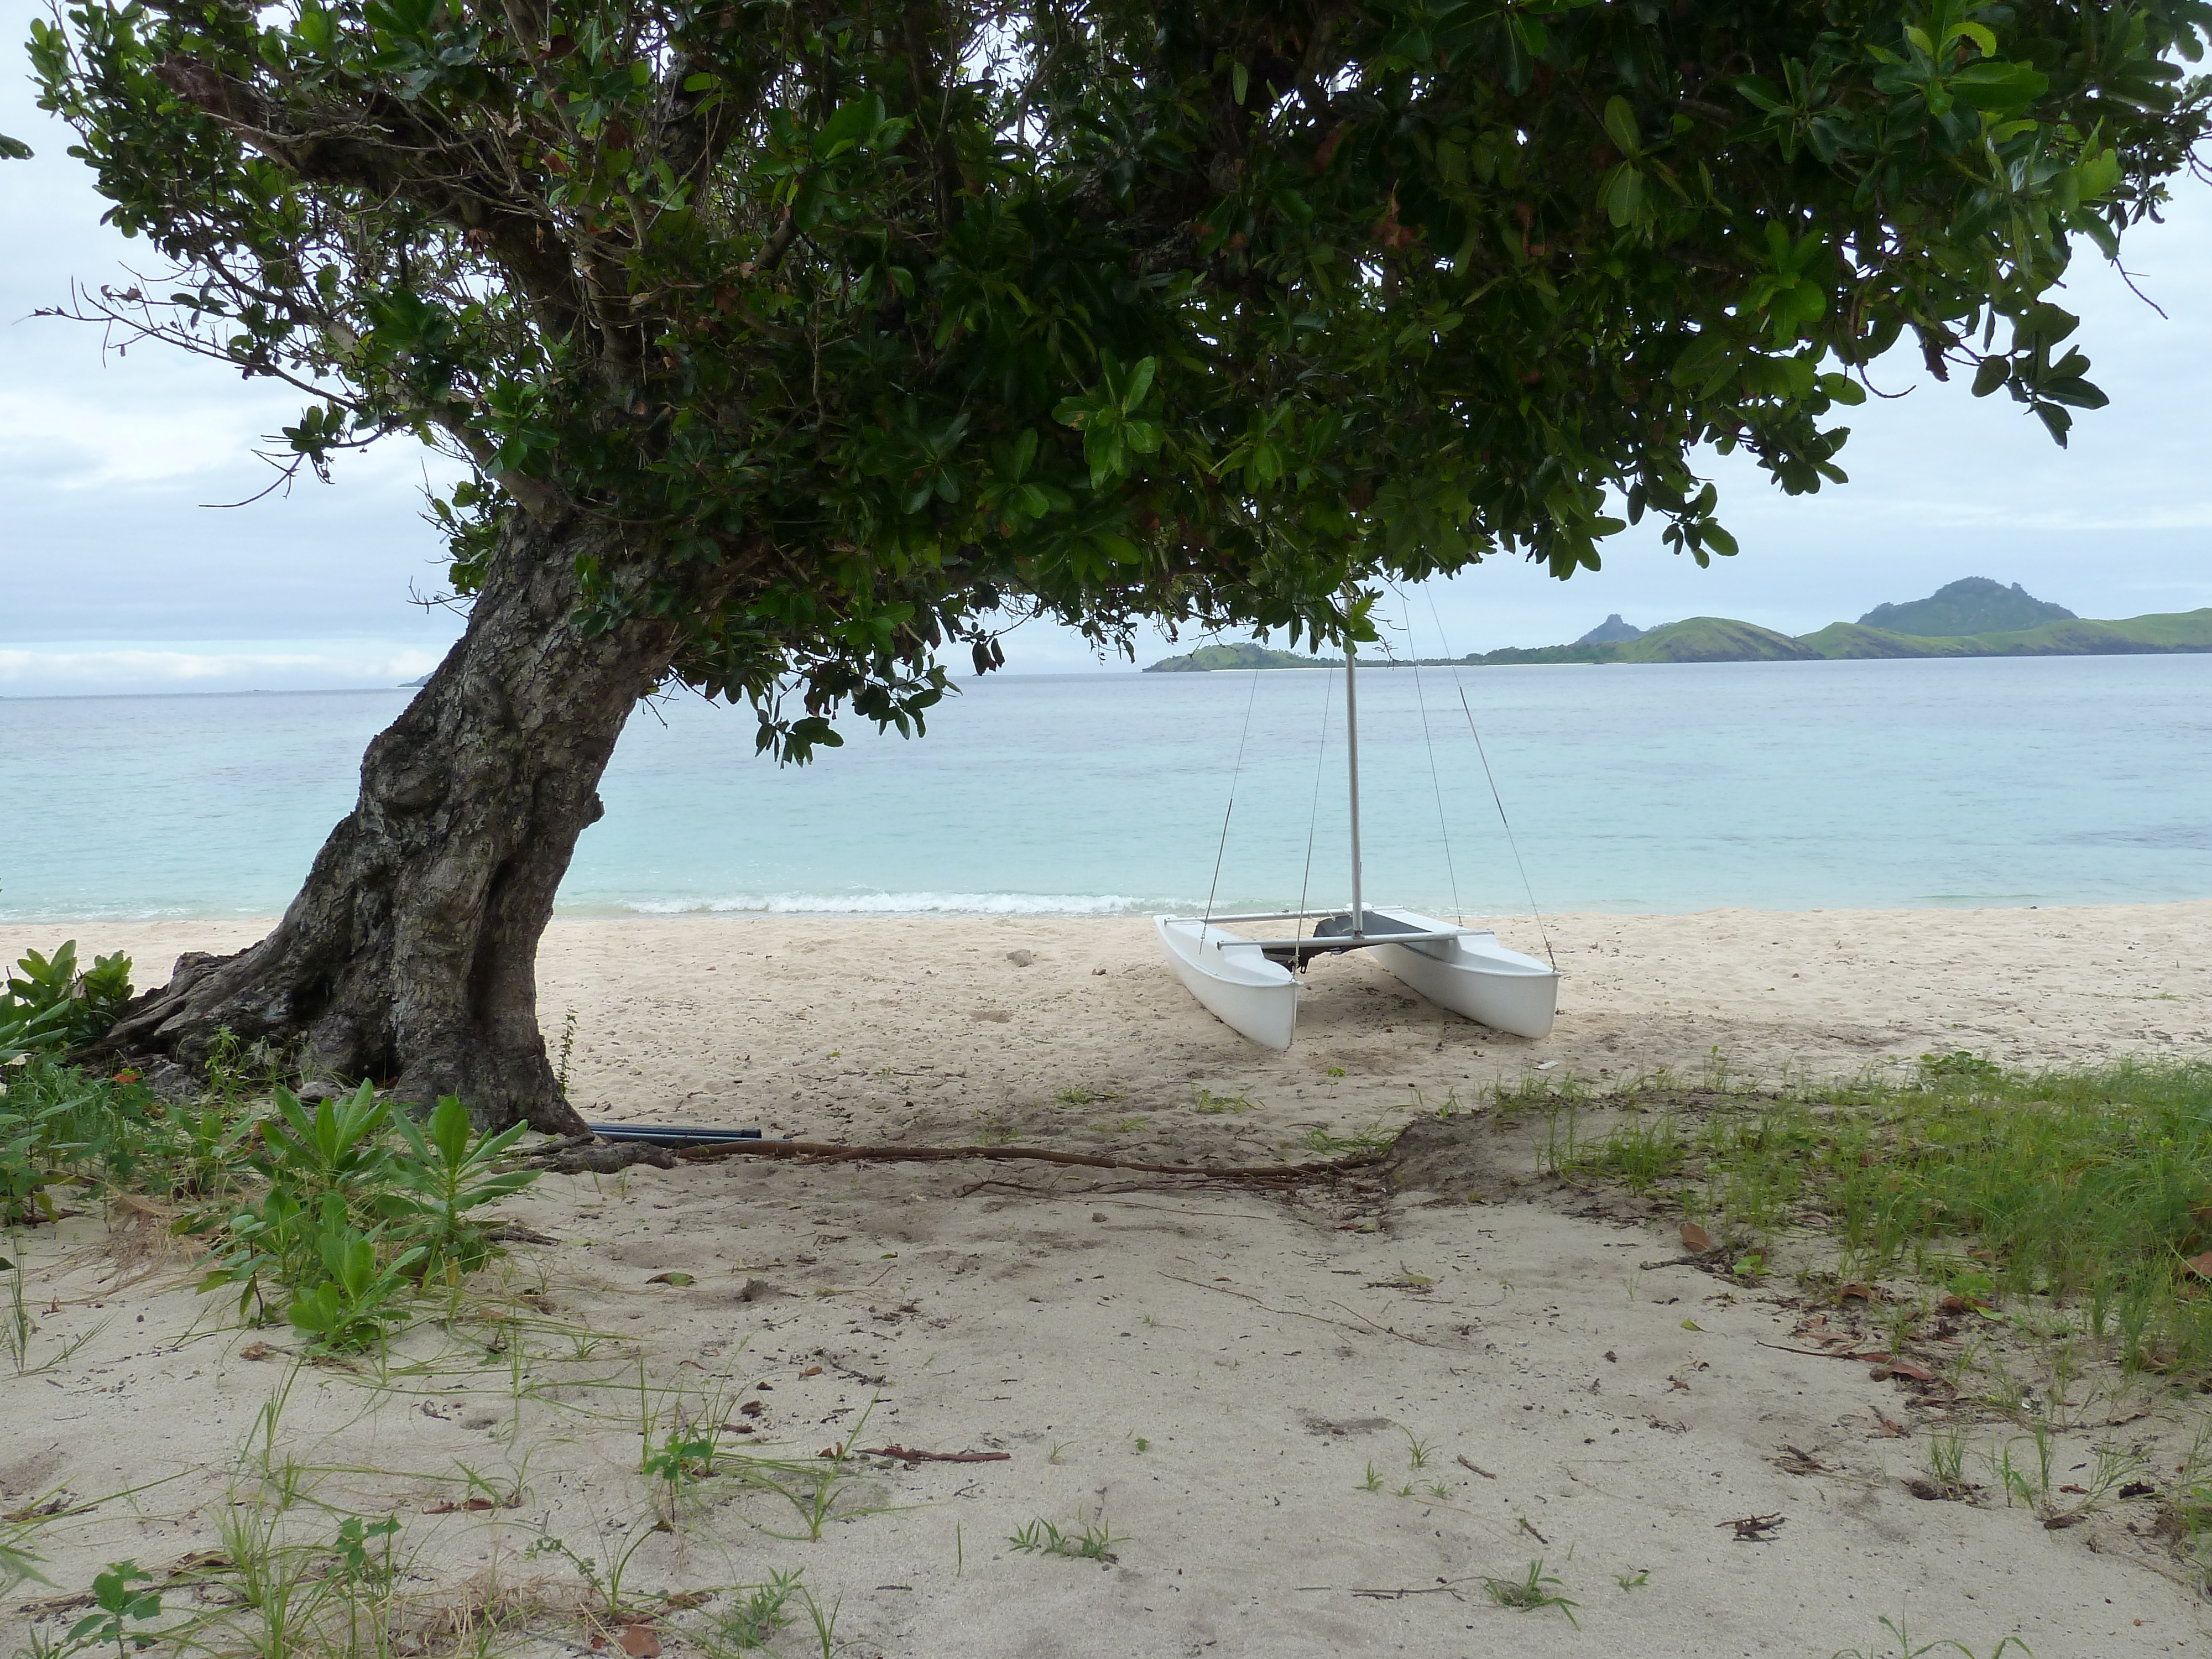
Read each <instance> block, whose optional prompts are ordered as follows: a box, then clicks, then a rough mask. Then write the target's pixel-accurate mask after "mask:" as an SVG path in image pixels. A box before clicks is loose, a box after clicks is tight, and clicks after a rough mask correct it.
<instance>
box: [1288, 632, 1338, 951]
mask: <svg viewBox="0 0 2212 1659" xmlns="http://www.w3.org/2000/svg"><path fill="white" fill-rule="evenodd" d="M1335 701H1336V676H1335V675H1334V674H1331V675H1329V676H1328V677H1327V678H1324V679H1323V680H1322V692H1321V742H1320V743H1319V744H1317V745H1316V747H1315V750H1314V791H1313V810H1312V811H1310V812H1309V813H1308V814H1307V815H1306V868H1305V873H1304V875H1302V876H1300V877H1299V878H1298V917H1297V921H1298V925H1297V931H1296V932H1294V933H1292V934H1291V938H1293V939H1304V937H1305V936H1306V893H1307V891H1308V890H1310V888H1311V887H1312V885H1313V855H1314V834H1315V831H1316V829H1318V828H1319V827H1320V825H1321V777H1322V769H1323V768H1324V767H1326V766H1327V764H1328V706H1329V704H1330V703H1332V702H1335ZM1300 965H1301V966H1303V965H1304V964H1303V963H1301V964H1300Z"/></svg>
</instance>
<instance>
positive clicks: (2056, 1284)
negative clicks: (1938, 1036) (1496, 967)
mask: <svg viewBox="0 0 2212 1659" xmlns="http://www.w3.org/2000/svg"><path fill="white" fill-rule="evenodd" d="M1623 1103H1624V1104H1626V1103H1629V1102H1628V1101H1626V1100H1624V1102H1623ZM1639 1103H1646V1104H1656V1105H1657V1106H1658V1108H1659V1109H1658V1111H1657V1112H1656V1114H1655V1115H1646V1116H1642V1117H1638V1118H1637V1119H1636V1120H1634V1121H1630V1122H1628V1123H1626V1124H1625V1125H1623V1126H1621V1127H1618V1128H1615V1129H1614V1130H1613V1131H1612V1132H1611V1133H1607V1134H1604V1135H1601V1136H1599V1137H1597V1138H1596V1139H1580V1140H1577V1141H1574V1142H1573V1143H1572V1144H1571V1146H1570V1147H1569V1148H1568V1149H1567V1150H1566V1151H1565V1152H1563V1153H1562V1154H1561V1157H1560V1159H1559V1167H1560V1170H1561V1171H1562V1173H1564V1174H1567V1175H1569V1176H1598V1177H1602V1178H1607V1179H1611V1180H1617V1181H1619V1182H1621V1183H1622V1184H1624V1185H1626V1186H1628V1187H1630V1188H1634V1189H1636V1190H1638V1191H1644V1190H1655V1191H1656V1192H1658V1193H1660V1194H1662V1195H1664V1196H1666V1197H1668V1198H1671V1199H1673V1200H1675V1201H1676V1202H1677V1203H1679V1204H1680V1206H1682V1208H1683V1210H1684V1212H1685V1213H1686V1214H1688V1215H1689V1216H1691V1217H1692V1218H1694V1219H1699V1220H1700V1221H1701V1222H1703V1223H1704V1225H1706V1226H1707V1227H1708V1228H1709V1229H1710V1230H1711V1231H1712V1232H1713V1233H1714V1235H1715V1236H1716V1237H1722V1238H1724V1239H1726V1240H1727V1241H1728V1242H1729V1244H1730V1245H1731V1246H1732V1247H1734V1248H1735V1249H1737V1250H1738V1252H1739V1254H1742V1255H1748V1254H1753V1253H1756V1252H1758V1251H1759V1250H1761V1249H1765V1246H1766V1244H1767V1242H1768V1241H1770V1240H1771V1238H1772V1237H1774V1236H1776V1235H1778V1234H1779V1233H1782V1232H1784V1231H1788V1230H1791V1229H1794V1228H1798V1227H1801V1226H1803V1225H1820V1226H1823V1227H1825V1228H1826V1230H1827V1231H1828V1234H1829V1237H1832V1239H1833V1241H1834V1243H1835V1244H1836V1246H1837V1248H1838V1252H1839V1254H1840V1255H1841V1256H1842V1258H1843V1266H1844V1270H1845V1271H1846V1273H1848V1274H1849V1275H1850V1277H1854V1278H1870V1277H1872V1276H1874V1275H1876V1274H1880V1273H1894V1272H1902V1271H1909V1272H1911V1273H1914V1274H1915V1275H1916V1276H1917V1277H1919V1278H1920V1279H1923V1281H1926V1282H1929V1283H1936V1284H1941V1285H1944V1286H1945V1287H1946V1288H1947V1289H1948V1290H1949V1291H1950V1292H1951V1293H1952V1295H1954V1297H1958V1298H1959V1299H1960V1301H1962V1302H1964V1303H1966V1304H1972V1305H1976V1306H1984V1305H1986V1306H1990V1307H1991V1308H1992V1309H1994V1308H1995V1307H1997V1306H2000V1305H2002V1304H2006V1303H2008V1302H2009V1303H2012V1304H2033V1303H2034V1302H2036V1301H2037V1300H2038V1299H2040V1301H2041V1304H2042V1305H2043V1306H2044V1307H2046V1308H2054V1309H2065V1310H2069V1312H2070V1315H2071V1317H2072V1321H2073V1322H2074V1323H2075V1326H2076V1328H2079V1329H2080V1330H2081V1331H2082V1332H2084V1333H2085V1334H2087V1335H2088V1336H2089V1337H2091V1338H2093V1339H2095V1340H2100V1341H2101V1340H2110V1341H2112V1342H2113V1343H2115V1344H2116V1345H2117V1346H2118V1353H2119V1357H2120V1358H2121V1361H2122V1363H2123V1364H2124V1365H2125V1366H2126V1367H2127V1368H2128V1369H2130V1370H2148V1371H2154V1372H2160V1373H2166V1374H2171V1375H2173V1376H2177V1377H2179V1378H2187V1379H2191V1380H2202V1379H2203V1378H2206V1377H2208V1376H2212V1256H2208V1255H2206V1252H2207V1251H2208V1250H2212V1066H2207V1065H2203V1064H2179V1063H2174V1064H2160V1063H2154V1062H2148V1061H2141V1060H2125V1061H2121V1062H2118V1063H2116V1064H2113V1065H2110V1066H2095V1067H2089V1068H2084V1069H2080V1070H2069V1071H2045V1072H2033V1073H2030V1072H2019V1071H2008V1070H2006V1069H2003V1068H2002V1067H1999V1066H1994V1065H1992V1064H1990V1062H1988V1061H1986V1060H1980V1059H1978V1058H1977V1057H1976V1056H1973V1055H1971V1054H1966V1055H1961V1054H1931V1055H1928V1056H1924V1057H1923V1060H1922V1062H1921V1065H1920V1066H1919V1068H1918V1071H1917V1074H1916V1075H1915V1076H1913V1077H1912V1078H1911V1079H1910V1080H1909V1081H1906V1082H1905V1083H1902V1084H1895V1083H1885V1082H1881V1081H1879V1080H1862V1081H1858V1082H1853V1083H1850V1084H1843V1085H1803V1086H1801V1087H1799V1088H1796V1089H1795V1090H1793V1091H1790V1092H1789V1093H1786V1094H1758V1093H1752V1092H1748V1091H1741V1092H1730V1093H1726V1094H1714V1093H1711V1092H1710V1091H1708V1092H1705V1093H1702V1094H1700V1095H1699V1096H1698V1097H1695V1099H1694V1101H1693V1102H1692V1103H1687V1104H1686V1103H1684V1102H1683V1101H1682V1099H1681V1098H1680V1097H1677V1098H1675V1099H1673V1100H1669V1099H1668V1098H1667V1097H1664V1096H1662V1097H1658V1098H1657V1099H1656V1101H1653V1100H1651V1099H1650V1095H1649V1091H1647V1092H1646V1098H1645V1099H1644V1101H1642V1102H1639ZM1528 1104H1537V1103H1534V1102H1529V1103H1528ZM1558 1104H1559V1105H1565V1104H1566V1103H1564V1102H1561V1103H1558ZM1762 1265H1763V1263H1762ZM2031 1311H2032V1309H2031Z"/></svg>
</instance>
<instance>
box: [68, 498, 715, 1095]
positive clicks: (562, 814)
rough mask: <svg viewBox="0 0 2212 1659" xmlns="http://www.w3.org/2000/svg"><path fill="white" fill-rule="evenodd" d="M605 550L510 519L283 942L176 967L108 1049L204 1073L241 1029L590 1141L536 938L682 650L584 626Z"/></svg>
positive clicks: (665, 637) (600, 540)
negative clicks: (586, 568)
mask: <svg viewBox="0 0 2212 1659" xmlns="http://www.w3.org/2000/svg"><path fill="white" fill-rule="evenodd" d="M611 540H612V538H611V533H610V532H606V531H605V530H604V529H602V528H600V527H599V526H595V525H592V524H590V523H588V522H586V521H584V520H579V519H574V518H571V519H570V520H568V521H567V522H566V523H565V524H562V525H558V526H550V527H549V526H543V525H538V524H534V523H532V522H531V521H529V520H526V519H524V518H522V517H521V516H520V514H517V515H515V516H514V518H513V520H511V521H510V523H509V525H508V526H507V530H506V532H505V534H504V538H503V539H502V542H501V546H500V549H499V551H498V553H497V554H496V556H495V558H494V560H493V562H492V566H491V568H490V570H489V573H488V575H487V579H486V580H485V582H484V585H483V590H482V591H481V592H479V594H478V595H477V600H476V605H475V609H474V611H472V613H471V617H470V619H469V626H468V630H467V632H466V633H465V634H464V635H462V637H461V640H460V641H459V643H458V644H457V645H455V646H454V647H453V650H452V652H451V653H448V655H447V658H446V660H445V661H444V662H443V663H442V664H441V665H440V666H439V668H438V671H437V672H436V673H435V674H434V675H432V676H431V678H430V681H429V684H427V685H426V686H424V687H423V688H422V691H421V692H420V693H419V694H417V696H416V698H415V700H414V702H411V703H410V704H409V705H408V706H407V709H406V712H405V713H404V714H401V715H400V717H399V718H398V720H396V721H394V722H393V724H392V726H391V727H390V728H389V729H388V730H386V731H385V732H383V733H381V734H380V736H378V737H377V738H376V739H375V740H374V742H372V743H371V744H369V746H368V754H367V755H366V756H365V757H364V758H363V759H362V768H361V799H360V801H359V803H358V804H357V805H356V806H355V808H354V810H353V811H352V812H351V813H350V814H349V815H348V816H347V817H345V818H344V819H343V821H342V822H340V823H339V824H338V825H337V828H336V829H333V830H332V831H331V836H330V839H329V840H328V841H327V842H325V843H324V844H323V849H322V851H321V852H320V853H319V854H318V855H317V856H316V859H315V862H314V866H313V869H312V870H311V871H310V872H309V873H308V876H307V885H306V886H305V887H304V888H303V889H302V890H301V893H300V895H299V896H298V897H297V898H295V899H294V900H293V901H292V904H291V907H290V908H289V909H288V910H287V911H286V912H285V914H284V919H283V921H282V922H280V923H279V924H278V925H277V927H276V931H275V932H273V933H270V935H269V937H268V938H266V939H263V940H262V941H261V942H260V943H259V944H258V945H252V946H251V947H250V948H248V949H246V950H245V951H240V952H239V953H238V954H237V955H235V956H231V957H208V956H200V955H189V956H185V957H182V958H180V959H179V962H178V963H177V968H176V972H175V975H174V976H173V978H172V979H171V980H170V981H169V983H168V984H167V986H165V987H162V988H161V989H160V990H157V991H150V992H148V993H147V994H144V995H143V996H141V997H139V998H138V999H137V1000H136V1001H135V1002H133V1003H132V1004H131V1006H130V1007H129V1008H127V1009H126V1010H125V1013H124V1016H123V1018H122V1019H121V1020H120V1021H119V1022H118V1024H116V1026H115V1027H114V1028H113V1030H112V1031H111V1032H110V1033H109V1034H108V1036H107V1038H106V1042H105V1043H104V1045H103V1046H104V1047H106V1048H112V1049H114V1050H116V1051H118V1052H121V1053H125V1054H167V1055H171V1056H173V1057H174V1058H175V1059H177V1060H182V1061H185V1062H186V1063H194V1062H197V1061H200V1060H204V1058H205V1056H206V1054H207V1052H208V1048H209V1044H210V1042H211V1041H212V1040H213V1039H214V1038H215V1036H216V1033H217V1032H218V1031H219V1030H223V1029H225V1028H228V1030H230V1031H231V1032H233V1033H234V1034H235V1035H236V1036H238V1037H239V1038H240V1040H242V1041H246V1042H252V1041H255V1040H257V1039H267V1040H269V1041H270V1042H274V1043H276V1044H277V1045H279V1046H280V1047H283V1048H288V1049H289V1050H291V1051H293V1052H295V1053H296V1054H298V1055H299V1056H300V1064H301V1066H303V1067H304V1066H313V1068H315V1069H316V1070H317V1071H318V1072H319V1073H322V1074H325V1075H329V1074H332V1073H337V1074H343V1075H347V1076H352V1077H366V1078H374V1079H377V1080H379V1081H380V1082H383V1083H388V1084H389V1085H391V1086H392V1091H393V1092H394V1094H395V1096H396V1097H398V1099H399V1100H401V1101H404V1102H429V1101H433V1100H435V1099H436V1098H437V1097H441V1096H443V1095H449V1094H450V1095H457V1096H459V1097H460V1098H461V1099H462V1100H463V1101H464V1102H465V1103H466V1104H467V1105H468V1107H469V1109H470V1111H471V1115H472V1116H473V1117H474V1118H475V1119H476V1121H477V1123H478V1124H479V1125H483V1126H486V1127H492V1126H500V1125H505V1124H507V1123H512V1122H513V1121H516V1120H517V1119H522V1120H526V1121H528V1122H530V1123H531V1124H532V1125H533V1126H535V1127H538V1128H540V1129H544V1130H546V1131H548V1132H552V1133H577V1132H580V1130H581V1129H582V1127H583V1124H582V1121H581V1120H580V1118H579V1117H578V1116H577V1115H576V1113H575V1111H574V1109H573V1108H572V1107H570V1106H569V1105H568V1102H567V1101H566V1100H565V1099H563V1098H562V1092H561V1088H560V1085H559V1083H558V1082H557V1081H556V1079H555V1077H554V1073H553V1068H552V1066H551V1065H550V1062H549V1061H548V1060H547V1058H546V1053H545V1042H544V1037H543V1036H542V1035H541V1034H540V1032H539V1030H538V1008H537V1003H538V981H537V957H538V939H539V937H540V935H541V934H542V933H544V929H545V924H546V921H547V920H548V919H549V918H550V916H551V915H552V911H553V895H554V890H555V889H556V888H557V887H558V886H559V885H560V882H561V878H562V875H563V874H564V873H565V872H566V871H567V870H568V860H569V859H570V857H571V855H572V854H574V851H575V846H576V837H577V836H578V835H580V833H581V832H582V831H583V829H585V827H586V825H588V824H590V823H593V822H595V821H596V820H597V819H598V818H599V816H600V814H601V812H602V811H603V810H604V809H603V808H602V807H601V805H600V804H599V793H598V786H599V776H600V774H601V773H602V772H603V771H604V770H605V768H606V764H607V759H608V757H609V756H611V754H612V753H613V752H614V746H615V740H616V738H618V737H619V736H620V735H621V734H622V729H623V722H624V721H625V720H627V719H628V718H629V712H630V710H631V708H633V707H634V706H635V703H636V702H637V701H638V699H639V698H640V697H641V696H644V695H645V694H647V692H649V691H651V690H653V687H654V685H655V684H658V683H659V679H660V678H661V677H662V675H663V674H664V673H665V671H666V669H667V667H668V665H669V662H670V660H671V657H672V655H673V653H674V650H675V647H676V641H677V630H676V629H675V627H674V625H673V624H672V623H669V622H667V621H666V620H665V619H663V618H661V617H650V616H648V617H635V618H633V619H631V620H629V621H627V622H624V623H619V624H617V626H616V627H614V628H613V629H610V630H608V631H605V632H603V633H598V634H586V632H585V631H584V630H583V629H580V628H579V627H578V626H577V625H576V624H575V623H574V621H573V620H572V617H573V615H574V611H575V609H576V605H577V601H578V589H577V586H576V580H575V575H574V571H575V560H576V557H577V556H578V555H579V554H595V555H599V556H601V558H602V560H603V563H604V568H617V565H618V562H619V558H620V554H619V550H618V548H617V547H615V546H614V545H612V544H611Z"/></svg>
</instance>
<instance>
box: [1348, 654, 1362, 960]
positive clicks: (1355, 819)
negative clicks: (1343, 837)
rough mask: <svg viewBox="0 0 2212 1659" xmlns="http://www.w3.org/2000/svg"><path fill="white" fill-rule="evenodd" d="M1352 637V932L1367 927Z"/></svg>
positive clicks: (1350, 745) (1355, 936)
mask: <svg viewBox="0 0 2212 1659" xmlns="http://www.w3.org/2000/svg"><path fill="white" fill-rule="evenodd" d="M1354 679H1355V675H1354V672H1353V669H1352V641H1350V640H1348V639H1347V640H1346V641H1345V642H1344V738H1345V744H1344V746H1345V751H1346V754H1347V756H1349V757H1350V763H1351V769H1352V938H1354V939H1358V938H1359V937H1360V935H1361V934H1363V933H1365V932H1366V931H1367V912H1366V910H1365V909H1364V908H1363V907H1362V905H1361V902H1360V897H1359V695H1358V690H1357V689H1356V686H1355V684H1354Z"/></svg>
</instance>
